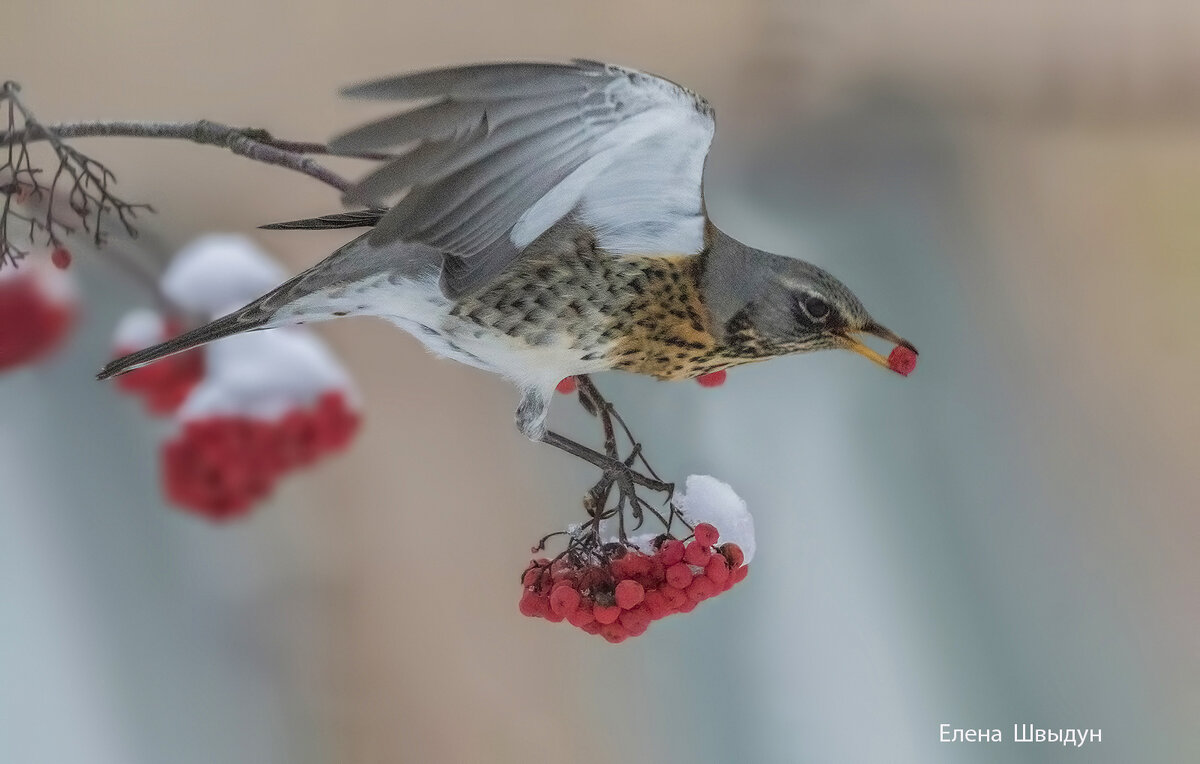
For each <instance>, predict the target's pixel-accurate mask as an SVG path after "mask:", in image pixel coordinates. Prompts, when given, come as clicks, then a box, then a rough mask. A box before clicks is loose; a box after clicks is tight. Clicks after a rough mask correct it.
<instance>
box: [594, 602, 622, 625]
mask: <svg viewBox="0 0 1200 764" xmlns="http://www.w3.org/2000/svg"><path fill="white" fill-rule="evenodd" d="M592 615H593V616H595V618H596V620H597V621H599V622H600V623H602V624H607V623H612V622H613V621H615V620H617V618H618V617H619V616H620V615H621V608H620V607H618V606H617V605H596V606H595V607H593V608H592Z"/></svg>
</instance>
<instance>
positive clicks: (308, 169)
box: [0, 119, 386, 193]
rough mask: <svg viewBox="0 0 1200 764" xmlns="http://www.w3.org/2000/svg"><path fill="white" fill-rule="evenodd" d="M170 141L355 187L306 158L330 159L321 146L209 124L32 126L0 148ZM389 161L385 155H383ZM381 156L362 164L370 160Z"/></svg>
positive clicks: (0, 141)
mask: <svg viewBox="0 0 1200 764" xmlns="http://www.w3.org/2000/svg"><path fill="white" fill-rule="evenodd" d="M114 137H119V138H168V139H174V140H184V141H190V142H192V143H198V144H200V145H202V146H219V147H221V148H225V149H228V150H230V151H232V152H233V153H234V154H237V155H238V156H244V157H246V158H247V159H253V160H254V161H256V162H263V163H265V164H272V165H276V166H277V167H285V168H287V169H289V170H295V171H296V172H301V173H304V174H305V175H307V176H309V177H310V178H314V179H316V180H319V181H321V182H322V183H324V184H326V185H328V186H332V187H333V188H336V189H337V190H338V191H341V192H342V193H346V192H347V191H349V190H350V189H351V188H352V187H353V185H354V184H353V183H352V182H351V181H349V180H347V179H345V178H343V177H342V176H340V175H338V174H337V173H335V172H333V171H332V170H330V169H328V168H326V167H324V166H322V165H320V164H318V163H317V162H315V161H313V160H312V159H310V158H308V157H307V156H305V155H306V154H328V153H329V149H328V147H326V146H324V145H323V144H319V143H302V142H298V141H280V140H276V139H275V138H274V137H272V136H271V134H270V133H268V132H267V131H266V130H259V129H255V128H246V127H232V126H230V125H223V124H221V123H219V122H212V121H210V120H207V119H201V120H197V121H195V122H140V121H128V120H113V121H90V122H63V123H59V124H54V125H40V124H37V125H29V126H28V127H26V128H25V129H24V130H18V131H14V132H12V133H0V146H10V145H13V144H21V143H32V142H36V141H50V142H51V143H53V144H56V145H57V144H58V141H59V140H60V139H64V138H114ZM379 156H386V155H379ZM376 157H377V155H365V156H362V157H358V158H363V159H372V158H376Z"/></svg>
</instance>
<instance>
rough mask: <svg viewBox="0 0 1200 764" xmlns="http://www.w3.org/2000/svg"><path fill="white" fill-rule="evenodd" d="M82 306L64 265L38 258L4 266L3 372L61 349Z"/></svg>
mask: <svg viewBox="0 0 1200 764" xmlns="http://www.w3.org/2000/svg"><path fill="white" fill-rule="evenodd" d="M64 251H65V250H64ZM78 309H79V297H78V291H77V290H76V288H75V282H74V279H73V278H72V277H71V275H70V274H68V273H64V272H63V270H62V269H61V268H58V267H52V266H51V265H50V263H49V262H45V261H43V260H41V259H34V258H29V259H27V260H26V261H24V262H22V263H21V265H20V266H16V265H6V266H5V267H3V268H0V372H2V371H7V370H9V369H13V368H16V367H18V366H22V365H24V364H28V363H33V362H35V361H39V360H42V359H43V358H45V357H47V356H49V355H50V354H51V353H53V352H54V351H55V350H57V349H58V348H59V347H60V346H61V345H62V344H63V341H64V340H65V339H66V338H67V335H68V334H69V333H70V330H71V327H72V326H73V325H74V323H75V318H76V315H77V314H78V312H79V310H78Z"/></svg>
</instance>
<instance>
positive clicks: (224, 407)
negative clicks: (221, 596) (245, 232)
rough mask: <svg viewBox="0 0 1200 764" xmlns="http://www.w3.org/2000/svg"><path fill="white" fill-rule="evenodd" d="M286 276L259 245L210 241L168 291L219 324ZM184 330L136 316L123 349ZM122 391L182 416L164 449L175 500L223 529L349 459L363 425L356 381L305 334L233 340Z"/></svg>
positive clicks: (173, 274) (195, 250)
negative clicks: (321, 467) (295, 482)
mask: <svg viewBox="0 0 1200 764" xmlns="http://www.w3.org/2000/svg"><path fill="white" fill-rule="evenodd" d="M285 277H286V274H285V273H284V272H283V270H282V269H281V268H280V267H279V266H278V265H277V264H276V263H275V262H273V261H272V260H271V259H270V258H269V256H268V255H266V253H264V252H263V251H262V250H261V249H259V248H258V246H257V245H256V244H254V242H252V241H251V240H250V239H248V238H246V237H244V236H238V235H227V234H210V235H207V236H203V237H200V238H199V239H196V240H195V241H193V242H192V243H190V244H188V245H187V246H186V247H184V248H183V249H182V250H181V251H180V252H179V254H178V255H177V256H176V257H175V258H174V260H172V262H171V264H170V266H169V267H168V268H167V270H166V271H165V272H164V274H163V276H162V279H161V281H160V287H161V289H162V291H163V294H164V295H165V296H166V297H167V299H168V300H169V301H170V303H171V304H172V305H173V306H174V307H176V308H178V309H179V310H180V312H182V313H185V314H191V315H197V316H201V317H209V318H216V317H219V316H220V315H222V314H224V313H226V312H228V311H229V310H233V309H236V308H239V307H241V306H242V305H243V304H244V303H246V302H248V301H250V300H252V299H254V298H255V297H257V296H258V295H259V294H261V293H263V292H266V291H268V290H270V289H271V288H272V287H274V286H276V285H278V284H279V283H280V282H281V281H283V280H284V278H285ZM181 328H183V327H177V326H175V325H174V324H173V323H172V322H170V321H167V320H165V319H163V318H162V317H161V316H158V315H157V314H154V313H153V312H150V311H141V312H134V313H132V314H130V315H129V316H127V317H126V319H125V320H124V321H122V325H121V326H120V327H118V331H117V336H116V338H115V340H114V344H115V345H116V346H117V349H118V351H119V352H130V351H132V350H137V349H141V348H143V347H147V346H149V345H151V344H154V343H157V342H161V341H163V340H164V339H167V338H169V337H171V336H174V335H175V334H176V333H178V331H179V330H180V329H181ZM126 380H128V381H126ZM122 383H124V384H123V388H124V389H126V390H128V391H129V392H133V393H136V394H138V395H140V396H142V397H143V398H144V400H145V402H146V405H147V408H149V409H150V410H151V411H152V412H155V413H167V412H173V417H172V421H173V423H174V426H173V429H172V432H171V434H170V435H169V437H168V438H167V440H166V441H165V442H164V443H163V444H162V447H161V466H162V480H163V488H164V491H165V493H166V495H167V498H168V499H169V500H170V501H172V502H174V503H176V504H179V505H180V506H182V507H184V508H185V509H187V510H189V511H192V512H195V513H197V514H200V515H202V516H205V517H207V518H209V519H211V520H217V521H220V520H229V519H232V518H236V517H240V516H243V515H245V514H246V513H247V512H248V511H249V510H250V509H251V508H252V507H253V506H254V504H255V503H256V502H258V501H260V500H262V499H264V498H266V497H267V496H269V495H270V494H271V492H272V491H273V490H274V488H275V486H276V484H277V483H278V481H279V480H280V479H281V478H282V477H284V476H285V475H287V474H288V473H290V472H293V471H295V470H297V469H301V468H304V467H309V466H311V465H313V464H315V463H316V462H317V461H319V460H321V459H322V458H324V457H326V456H328V455H330V454H333V453H336V452H339V451H342V450H344V449H345V448H346V447H347V446H348V445H349V444H350V442H351V441H352V440H353V438H354V435H355V433H356V432H357V431H358V427H359V422H360V414H359V403H358V394H357V391H356V390H355V386H354V383H353V381H352V380H351V378H350V375H349V374H348V373H347V372H346V371H345V369H344V368H343V367H342V365H341V364H340V363H339V362H338V360H337V359H336V358H335V357H334V356H333V354H332V353H331V352H330V351H329V349H328V348H327V347H326V346H325V344H324V343H323V342H321V340H320V339H318V338H317V337H316V335H314V334H312V333H311V332H309V331H308V330H306V329H302V328H299V327H291V328H281V329H274V330H271V331H269V332H253V333H246V334H240V335H236V336H233V337H228V338H226V339H223V340H221V341H219V342H215V343H213V344H211V345H208V346H205V347H204V348H198V349H196V350H192V351H187V352H185V353H180V354H177V355H174V356H168V357H167V358H164V359H162V360H160V361H157V362H155V363H152V364H149V365H147V366H144V367H142V368H140V369H135V370H134V371H131V372H129V373H127V374H125V375H123V376H121V377H118V384H122Z"/></svg>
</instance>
